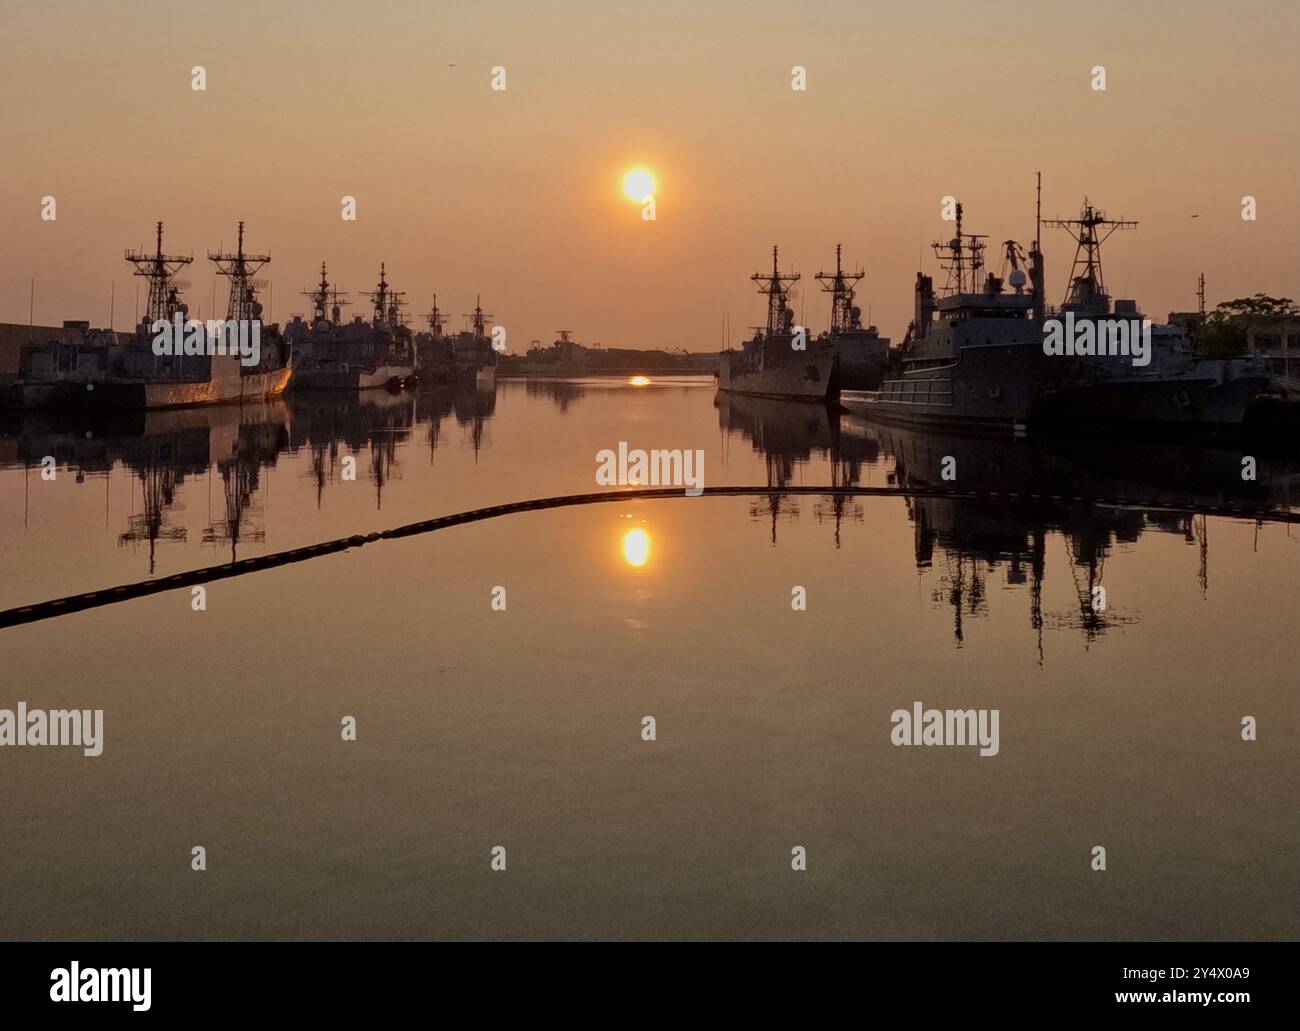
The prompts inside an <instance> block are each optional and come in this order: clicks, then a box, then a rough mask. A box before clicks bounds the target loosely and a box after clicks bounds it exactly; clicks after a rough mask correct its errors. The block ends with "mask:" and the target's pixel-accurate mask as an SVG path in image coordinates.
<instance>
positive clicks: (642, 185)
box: [623, 168, 655, 204]
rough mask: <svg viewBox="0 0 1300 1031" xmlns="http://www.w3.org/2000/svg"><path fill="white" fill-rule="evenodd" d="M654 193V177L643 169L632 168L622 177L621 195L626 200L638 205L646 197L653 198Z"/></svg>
mask: <svg viewBox="0 0 1300 1031" xmlns="http://www.w3.org/2000/svg"><path fill="white" fill-rule="evenodd" d="M654 192H655V177H654V176H652V175H651V174H650V173H649V172H647V171H646V170H645V169H644V168H633V169H631V170H630V171H629V172H628V173H627V175H625V176H623V193H624V194H625V195H626V196H627V199H628V200H634V201H636V202H637V203H638V204H640V203H641V202H642V201H643V200H645V199H646V198H647V197H653V196H654Z"/></svg>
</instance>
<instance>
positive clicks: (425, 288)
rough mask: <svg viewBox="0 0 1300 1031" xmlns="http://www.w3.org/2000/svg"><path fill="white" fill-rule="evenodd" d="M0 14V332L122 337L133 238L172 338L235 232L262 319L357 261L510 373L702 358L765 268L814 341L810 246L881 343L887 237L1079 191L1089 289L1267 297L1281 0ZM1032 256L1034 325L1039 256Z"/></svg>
mask: <svg viewBox="0 0 1300 1031" xmlns="http://www.w3.org/2000/svg"><path fill="white" fill-rule="evenodd" d="M4 7H5V10H4V12H3V13H4V17H3V30H2V31H3V35H2V36H0V87H2V88H3V95H4V103H3V105H0V138H3V140H4V144H5V145H4V154H3V165H2V166H0V168H2V171H0V184H2V186H3V188H2V189H0V227H2V231H3V238H4V243H5V257H4V261H3V263H2V265H0V268H2V271H0V321H12V322H26V320H27V318H28V299H29V289H30V281H31V278H32V277H33V276H34V277H35V279H36V309H35V317H36V321H37V322H38V323H57V322H59V321H61V320H62V319H65V318H88V319H90V320H91V321H92V323H95V324H102V323H105V322H106V321H107V318H108V309H109V295H110V284H111V283H114V282H115V283H116V290H117V307H116V316H117V317H116V325H117V327H118V328H119V329H125V328H127V327H128V325H129V323H130V319H131V315H132V308H133V305H134V297H135V283H134V282H133V281H132V279H131V277H130V276H129V268H128V267H127V266H126V264H125V263H124V262H123V261H122V251H123V250H124V249H125V248H127V247H134V246H138V245H141V244H147V243H149V242H150V240H151V234H152V226H153V223H154V222H155V221H156V220H158V219H162V220H164V221H165V222H166V223H167V237H166V241H165V242H166V247H167V249H168V250H169V251H173V252H182V253H190V252H192V253H193V254H194V255H195V258H196V261H195V263H194V266H192V270H191V272H190V274H189V278H190V279H191V281H192V283H193V286H192V288H191V290H190V292H189V296H188V299H189V301H190V305H191V310H192V311H193V310H195V309H197V308H202V309H203V312H204V316H205V317H206V316H207V315H208V314H210V313H211V304H212V283H213V274H212V266H211V264H210V263H208V262H206V261H203V260H201V259H202V256H203V255H204V254H205V253H206V252H207V251H208V250H209V249H215V248H216V247H217V246H218V244H221V243H226V244H229V243H231V242H232V240H233V237H234V231H235V223H236V222H237V221H238V220H239V219H243V220H244V221H245V222H246V223H247V225H248V229H247V232H248V242H249V245H250V246H251V247H252V248H253V249H255V250H267V251H270V253H271V254H272V256H273V258H274V261H273V262H272V265H271V266H270V268H269V270H268V275H269V278H270V279H271V281H272V282H273V283H274V308H273V311H272V314H273V315H274V317H276V318H277V319H280V320H283V319H284V318H285V317H287V316H288V315H289V314H290V313H291V312H295V311H297V312H302V311H305V310H306V304H307V302H306V301H305V300H304V299H303V298H301V297H299V296H298V291H300V290H302V289H304V288H306V287H308V286H309V285H310V284H311V283H313V282H314V280H315V278H317V271H318V269H319V266H320V261H321V260H322V259H324V260H326V261H328V262H329V264H330V268H331V273H332V276H331V278H335V279H337V281H338V282H339V283H340V284H341V285H342V286H343V287H344V288H345V289H347V290H349V291H350V292H351V293H352V296H353V298H354V299H356V300H361V297H360V294H361V291H363V290H369V289H371V287H372V286H373V284H374V282H375V280H376V277H377V272H378V266H379V262H380V261H381V260H382V261H385V262H387V265H388V270H389V278H390V280H391V282H392V283H393V284H394V285H395V287H396V288H397V289H400V290H406V291H407V297H408V300H409V301H410V302H411V304H412V309H413V311H417V312H418V311H422V310H424V309H426V308H427V307H428V305H429V303H430V302H431V300H432V296H433V294H434V292H435V291H436V292H437V294H438V300H439V304H440V305H441V306H442V307H443V309H444V310H446V311H449V312H452V313H454V314H456V315H457V316H459V314H460V313H462V312H466V311H469V310H470V308H471V307H472V306H473V303H474V294H475V292H476V291H481V292H482V294H483V298H484V306H485V308H486V309H487V310H488V311H489V312H491V313H493V314H494V315H495V316H496V320H495V321H497V322H499V323H501V324H502V325H504V326H505V327H506V329H507V332H508V334H509V343H510V350H511V351H516V350H519V349H521V348H522V347H526V346H527V341H528V340H529V339H530V338H533V337H540V338H542V339H543V340H544V341H545V342H549V341H550V340H551V339H553V337H554V330H555V329H556V328H557V327H561V326H563V327H565V328H572V329H573V330H574V331H575V333H576V336H577V338H578V339H579V340H582V341H584V342H587V343H591V342H595V341H601V342H603V343H604V344H605V345H606V346H614V345H618V344H624V345H629V346H647V345H648V346H674V347H676V346H685V347H689V348H692V349H705V348H712V347H716V346H717V345H718V343H719V341H720V337H721V324H722V319H723V316H724V314H725V313H730V315H731V321H732V325H733V341H735V340H737V339H739V337H740V335H741V333H740V331H741V327H743V326H746V325H749V324H751V323H754V322H756V321H758V320H759V319H760V318H761V317H762V311H763V306H762V301H761V299H760V298H759V297H758V296H757V295H756V294H755V293H754V290H753V284H751V283H750V282H749V280H748V277H749V275H750V274H751V273H752V272H754V271H756V270H758V269H761V268H763V267H765V266H766V265H769V264H770V257H769V255H770V248H771V246H772V244H773V243H780V244H781V247H782V264H783V266H785V267H789V266H790V265H793V266H794V268H796V269H797V270H798V271H800V272H802V273H803V274H804V276H805V282H804V283H803V284H801V287H804V288H805V289H804V297H806V300H807V322H808V323H809V324H810V325H811V326H812V327H813V328H814V329H821V328H824V326H825V323H826V321H827V317H828V308H829V305H828V304H827V302H826V300H825V298H824V297H823V296H822V295H821V294H820V293H819V292H817V290H816V285H815V284H814V283H811V282H810V277H811V273H813V272H815V271H817V269H818V267H819V266H825V265H827V264H829V263H831V262H833V260H834V245H835V243H836V242H842V243H843V244H844V247H845V254H846V258H847V260H848V261H849V262H850V263H853V262H860V263H862V265H864V266H865V268H866V270H867V279H866V280H865V284H864V289H863V290H862V292H861V293H860V298H861V300H862V303H863V307H864V309H865V308H867V307H868V306H869V307H870V309H871V315H872V319H873V321H875V322H876V323H877V324H878V325H879V326H880V328H881V331H882V332H884V333H886V334H888V335H890V336H892V337H894V338H895V339H897V338H899V337H900V336H901V334H902V331H903V329H904V327H905V326H906V323H907V320H908V318H909V316H910V311H911V303H912V283H913V280H914V277H915V272H916V269H917V259H918V247H919V245H921V244H924V245H926V246H925V251H924V262H925V268H926V269H927V270H929V269H932V268H933V261H932V257H931V253H930V251H929V247H928V244H929V243H930V242H931V241H933V240H936V239H940V238H946V237H947V236H948V235H951V227H950V226H948V225H945V224H944V223H941V222H940V221H939V212H940V199H941V198H942V197H943V196H944V195H945V194H952V195H955V196H956V197H958V198H959V199H960V200H962V201H963V203H964V205H965V208H966V223H967V228H968V229H969V230H971V231H974V232H980V233H987V234H989V240H990V245H991V246H990V252H992V251H994V250H995V249H997V247H998V245H999V244H1000V243H1001V241H1003V240H1005V239H1007V238H1009V237H1013V238H1015V239H1018V240H1020V241H1021V242H1022V243H1023V244H1025V245H1026V246H1027V245H1028V242H1029V240H1030V239H1031V237H1032V234H1033V200H1034V198H1033V186H1034V172H1035V170H1041V171H1042V172H1043V175H1044V200H1043V207H1044V215H1045V216H1049V217H1050V216H1052V215H1057V214H1059V215H1063V216H1069V215H1073V214H1075V213H1076V212H1077V209H1078V207H1079V203H1080V201H1081V199H1082V196H1083V194H1084V193H1085V192H1086V193H1087V194H1088V195H1089V196H1090V198H1091V199H1092V200H1093V201H1094V202H1096V203H1098V204H1099V205H1101V206H1102V207H1103V208H1105V209H1106V210H1107V212H1108V213H1109V214H1111V215H1114V216H1121V215H1122V216H1123V217H1126V218H1134V219H1139V220H1140V221H1141V222H1142V225H1141V226H1140V228H1139V229H1138V230H1137V231H1136V232H1131V233H1124V234H1122V235H1117V236H1115V237H1114V238H1113V239H1112V240H1111V242H1110V244H1109V246H1108V249H1107V250H1106V252H1105V257H1106V263H1105V269H1106V274H1107V281H1108V285H1109V287H1110V288H1111V293H1112V294H1113V295H1115V296H1134V297H1136V298H1137V299H1138V301H1139V302H1140V303H1141V305H1142V307H1143V308H1144V310H1146V311H1148V312H1149V313H1153V314H1155V315H1158V316H1159V317H1163V316H1164V314H1165V313H1167V312H1168V311H1169V310H1170V309H1171V308H1178V309H1185V308H1191V307H1193V306H1194V304H1195V296H1194V294H1195V289H1196V286H1195V284H1196V277H1197V274H1198V273H1200V272H1204V273H1205V276H1206V279H1207V281H1208V292H1209V297H1210V301H1211V303H1214V302H1216V301H1218V300H1222V299H1225V298H1229V297H1236V296H1240V295H1242V294H1246V293H1253V292H1256V291H1264V292H1267V293H1272V294H1285V295H1288V296H1296V295H1297V294H1300V283H1298V282H1297V272H1300V216H1298V200H1300V142H1298V141H1297V130H1298V128H1300V118H1298V117H1297V116H1298V115H1300V60H1298V59H1297V57H1296V47H1297V44H1298V43H1300V5H1296V4H1294V3H1291V2H1284V0H1276V2H1261V3H1233V4H1226V3H1224V4H1209V3H1143V2H1129V3H1093V4H1083V5H1081V4H1077V3H1068V4H1067V3H1053V2H1044V3H1031V2H1025V3H970V2H956V3H939V2H935V3H868V2H858V3H847V2H846V3H835V2H824V3H815V4H800V3H793V2H788V0H787V2H781V3H768V2H756V0H748V2H735V3H731V2H726V3H723V2H709V3H701V2H689V3H671V2H659V3H647V4H641V5H628V4H624V3H615V2H612V0H606V2H592V3H585V2H561V3H555V4H546V3H530V2H520V3H480V2H474V3H464V4H448V3H439V4H432V3H389V2H385V3H371V4H350V3H318V4H308V3H283V2H274V0H273V2H266V3H249V4H225V3H218V2H209V3H197V4H168V3H159V4H153V3H149V4H145V3H131V4H129V5H125V9H119V8H118V6H117V5H108V4H102V3H85V4H73V3H64V2H57V0H56V2H47V3H41V4H17V3H13V2H11V0H5V4H4ZM194 65H203V66H204V67H205V68H206V73H207V90H206V92H195V91H193V90H192V89H191V72H190V70H191V68H192V67H193V66H194ZM494 65H501V66H504V67H505V69H506V74H507V80H506V82H507V88H506V90H505V91H504V92H494V91H493V90H492V89H491V88H490V77H491V69H492V67H493V66H494ZM794 65H803V66H804V67H805V68H806V69H807V90H806V91H805V92H795V91H793V90H791V88H790V82H791V68H792V66H794ZM1094 65H1102V66H1104V67H1105V69H1106V79H1107V83H1106V84H1107V89H1106V90H1105V92H1097V91H1094V90H1093V89H1092V88H1091V69H1092V67H1093V66H1094ZM634 165H640V166H644V167H647V168H649V169H651V170H652V171H653V172H654V173H655V175H656V177H657V180H658V191H657V219H656V220H655V221H654V222H645V221H643V220H642V219H641V217H640V208H639V207H638V206H637V205H635V204H632V203H630V202H628V201H627V200H626V199H625V198H624V197H623V194H622V190H621V180H622V177H623V174H624V172H625V171H626V170H627V169H628V168H630V167H632V166H634ZM1246 194H1251V195H1253V196H1255V197H1256V198H1257V202H1258V219H1257V221H1255V222H1247V221H1243V220H1242V219H1241V216H1240V212H1241V198H1242V196H1243V195H1246ZM45 195H53V196H54V197H56V198H57V213H58V219H57V221H56V222H52V223H51V222H44V221H42V220H41V217H40V212H41V198H42V197H43V196H45ZM344 195H352V196H355V197H356V198H357V207H358V218H357V220H356V221H355V222H345V221H343V220H342V219H341V218H340V210H341V208H340V199H341V198H342V197H343V196H344ZM1193 215H1197V216H1199V217H1197V218H1193V217H1192V216H1193ZM1045 241H1046V245H1047V246H1046V252H1047V259H1048V292H1049V299H1051V300H1053V301H1059V300H1060V297H1061V295H1062V293H1063V291H1064V287H1065V282H1066V277H1067V276H1068V273H1069V259H1070V258H1071V256H1072V253H1073V252H1072V246H1071V245H1070V241H1069V240H1068V238H1067V237H1066V236H1065V235H1064V234H1063V233H1060V232H1059V231H1049V232H1047V234H1046V236H1045ZM990 264H991V265H992V266H993V270H994V271H997V269H998V267H999V266H1000V264H1001V260H1000V257H999V258H991V260H990ZM218 298H219V302H218V303H219V305H220V307H222V308H224V304H225V301H224V292H219V294H218ZM803 303H804V299H803V298H800V299H798V300H796V301H795V307H796V311H800V310H801V308H802V305H803ZM353 310H358V309H353ZM360 310H364V308H363V307H362V308H361V309H360ZM459 322H460V320H459V319H457V324H459Z"/></svg>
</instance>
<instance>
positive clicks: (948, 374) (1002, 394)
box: [840, 204, 1073, 433]
mask: <svg viewBox="0 0 1300 1031" xmlns="http://www.w3.org/2000/svg"><path fill="white" fill-rule="evenodd" d="M962 218H963V210H962V205H961V204H957V206H956V234H955V235H954V236H953V237H952V239H951V240H949V241H948V242H947V243H942V242H940V243H934V244H932V245H931V246H932V247H933V249H934V252H935V255H936V258H937V260H938V264H939V266H940V269H941V270H942V271H944V272H946V273H947V282H946V285H945V287H944V289H943V291H942V294H941V295H940V296H936V294H935V289H934V281H933V279H932V277H930V276H927V275H925V274H923V273H922V272H917V274H916V288H915V310H914V315H913V320H912V323H911V325H909V326H908V328H907V333H906V335H905V336H904V339H903V343H902V345H901V347H900V349H899V353H898V355H897V356H896V357H897V362H898V370H899V371H898V372H897V374H894V375H891V376H889V377H888V378H886V379H885V381H884V383H883V384H882V385H881V389H880V390H879V391H845V392H842V393H841V395H840V403H841V405H842V406H843V407H845V408H847V409H848V410H850V411H855V412H859V413H862V414H864V415H867V416H869V417H870V418H872V419H876V420H888V421H894V422H901V423H911V424H917V425H944V426H954V425H955V426H961V427H963V428H965V429H968V430H975V431H989V432H995V433H1002V432H1013V433H1019V432H1023V431H1025V430H1026V429H1028V426H1029V424H1030V422H1031V421H1033V420H1034V419H1035V418H1036V417H1037V416H1038V415H1039V413H1040V412H1041V409H1042V406H1043V404H1044V402H1045V400H1046V399H1047V398H1048V397H1050V396H1051V395H1052V394H1053V393H1054V392H1055V391H1057V390H1059V389H1061V388H1062V387H1063V386H1066V385H1068V384H1069V383H1071V382H1072V378H1071V377H1072V376H1073V371H1072V368H1071V363H1069V362H1065V361H1063V360H1061V359H1059V358H1054V357H1049V356H1048V355H1046V354H1044V352H1043V337H1042V331H1041V328H1040V324H1041V320H1042V316H1043V311H1044V307H1043V257H1042V253H1041V251H1040V250H1039V242H1038V240H1037V239H1036V240H1035V241H1034V243H1033V246H1032V247H1031V248H1030V252H1029V263H1028V276H1026V271H1025V268H1024V264H1025V262H1024V253H1023V251H1022V250H1021V248H1020V245H1019V244H1018V243H1016V241H1014V240H1008V241H1006V243H1005V244H1004V245H1003V247H1004V253H1005V262H1004V272H1005V271H1006V266H1009V269H1010V271H1009V274H1007V275H1005V276H995V275H993V273H991V272H988V273H987V274H986V273H985V268H984V251H985V247H986V243H985V241H986V240H987V236H984V235H981V234H972V233H967V232H966V231H965V229H964V228H963V223H962ZM1027 283H1029V284H1030V285H1031V289H1030V292H1028V293H1026V292H1025V287H1026V285H1027ZM1007 286H1010V288H1011V289H1010V292H1008V291H1007V290H1006V289H1005V288H1006V287H1007Z"/></svg>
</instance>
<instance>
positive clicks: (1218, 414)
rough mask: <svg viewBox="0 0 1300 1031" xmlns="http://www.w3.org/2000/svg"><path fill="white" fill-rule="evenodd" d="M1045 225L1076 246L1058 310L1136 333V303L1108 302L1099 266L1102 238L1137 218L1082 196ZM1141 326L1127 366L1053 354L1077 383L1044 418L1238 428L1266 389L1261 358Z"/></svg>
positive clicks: (1100, 329)
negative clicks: (1139, 357) (1140, 360)
mask: <svg viewBox="0 0 1300 1031" xmlns="http://www.w3.org/2000/svg"><path fill="white" fill-rule="evenodd" d="M1045 224H1046V225H1047V226H1049V227H1054V228H1058V229H1064V230H1066V231H1067V232H1068V233H1069V234H1070V236H1071V237H1072V238H1073V239H1074V241H1075V244H1076V247H1075V255H1074V264H1073V267H1072V268H1071V271H1070V280H1069V286H1068V288H1067V291H1066V297H1065V302H1064V303H1063V304H1062V305H1061V308H1060V310H1059V312H1058V313H1057V314H1058V316H1060V317H1064V316H1066V315H1070V316H1072V318H1073V323H1074V324H1075V325H1077V324H1079V323H1082V322H1083V321H1085V320H1087V321H1091V322H1092V323H1093V324H1094V327H1095V329H1094V334H1093V335H1094V337H1095V339H1097V340H1102V339H1103V338H1104V337H1105V336H1106V335H1107V334H1108V333H1109V332H1110V329H1109V327H1112V326H1114V325H1115V324H1117V323H1123V322H1127V323H1129V327H1128V331H1129V333H1130V334H1136V333H1138V332H1140V331H1141V328H1142V326H1143V324H1144V322H1146V321H1147V320H1146V319H1145V316H1144V315H1143V313H1142V312H1141V311H1140V310H1139V309H1138V306H1137V302H1136V301H1133V300H1124V299H1116V300H1115V301H1114V304H1113V305H1112V303H1111V297H1110V294H1109V293H1108V292H1107V290H1106V285H1105V281H1104V279H1103V276H1102V265H1101V245H1102V243H1103V242H1104V241H1105V240H1106V239H1107V238H1108V237H1109V236H1110V235H1111V234H1112V233H1114V232H1115V231H1116V230H1121V229H1131V228H1135V227H1136V226H1137V224H1138V223H1137V222H1133V221H1128V220H1124V219H1111V218H1107V217H1106V215H1105V213H1104V212H1102V211H1101V210H1099V209H1097V208H1096V207H1094V206H1093V205H1092V204H1090V203H1089V202H1088V199H1087V198H1086V197H1085V198H1084V201H1083V207H1082V210H1081V211H1080V214H1079V217H1078V218H1071V219H1053V220H1051V221H1049V222H1047V223H1045ZM1149 329H1150V359H1149V362H1148V363H1147V364H1145V365H1136V364H1134V363H1133V361H1132V360H1131V359H1130V358H1129V357H1128V356H1126V355H1102V354H1097V355H1089V356H1083V355H1076V356H1074V357H1073V358H1060V357H1058V358H1056V359H1055V360H1057V361H1072V362H1073V363H1074V364H1075V366H1076V369H1077V373H1078V380H1079V382H1078V383H1077V385H1076V386H1075V387H1074V388H1072V389H1069V390H1066V391H1064V392H1062V393H1061V394H1059V395H1058V396H1056V397H1054V398H1053V400H1052V404H1051V406H1050V407H1049V408H1047V409H1046V410H1045V411H1044V413H1043V414H1044V417H1045V419H1046V420H1047V421H1049V422H1050V423H1052V424H1054V425H1057V426H1060V427H1075V426H1081V425H1089V426H1092V425H1111V426H1117V427H1125V426H1127V427H1133V428H1137V427H1147V428H1159V427H1162V426H1164V427H1170V428H1173V427H1177V428H1178V430H1179V432H1180V433H1181V432H1187V431H1193V430H1194V431H1197V432H1201V433H1204V434H1205V435H1207V436H1217V435H1223V434H1231V433H1233V432H1235V431H1236V430H1238V429H1240V428H1241V427H1242V426H1244V424H1245V423H1246V420H1247V418H1248V416H1249V414H1250V412H1251V410H1252V407H1253V406H1254V405H1255V404H1256V402H1257V401H1259V400H1260V399H1261V398H1263V397H1265V396H1268V395H1270V394H1272V393H1273V392H1274V391H1273V388H1272V385H1271V379H1270V376H1269V371H1268V367H1267V363H1266V361H1265V360H1264V359H1263V358H1256V357H1244V358H1229V359H1214V358H1206V357H1203V356H1201V355H1199V354H1197V353H1196V351H1195V348H1194V344H1193V340H1192V338H1191V337H1190V336H1188V334H1187V333H1186V332H1185V331H1184V329H1183V328H1182V327H1180V326H1174V325H1163V324H1155V323H1151V324H1150V326H1149Z"/></svg>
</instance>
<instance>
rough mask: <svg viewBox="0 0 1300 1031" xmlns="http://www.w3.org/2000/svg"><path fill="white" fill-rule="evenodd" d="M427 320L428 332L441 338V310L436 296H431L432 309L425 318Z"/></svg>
mask: <svg viewBox="0 0 1300 1031" xmlns="http://www.w3.org/2000/svg"><path fill="white" fill-rule="evenodd" d="M425 318H426V319H428V320H429V332H430V333H432V334H433V335H434V336H436V337H440V336H442V310H441V309H440V308H439V307H438V295H437V294H434V295H433V307H432V308H430V309H429V314H428V315H426V316H425Z"/></svg>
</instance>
